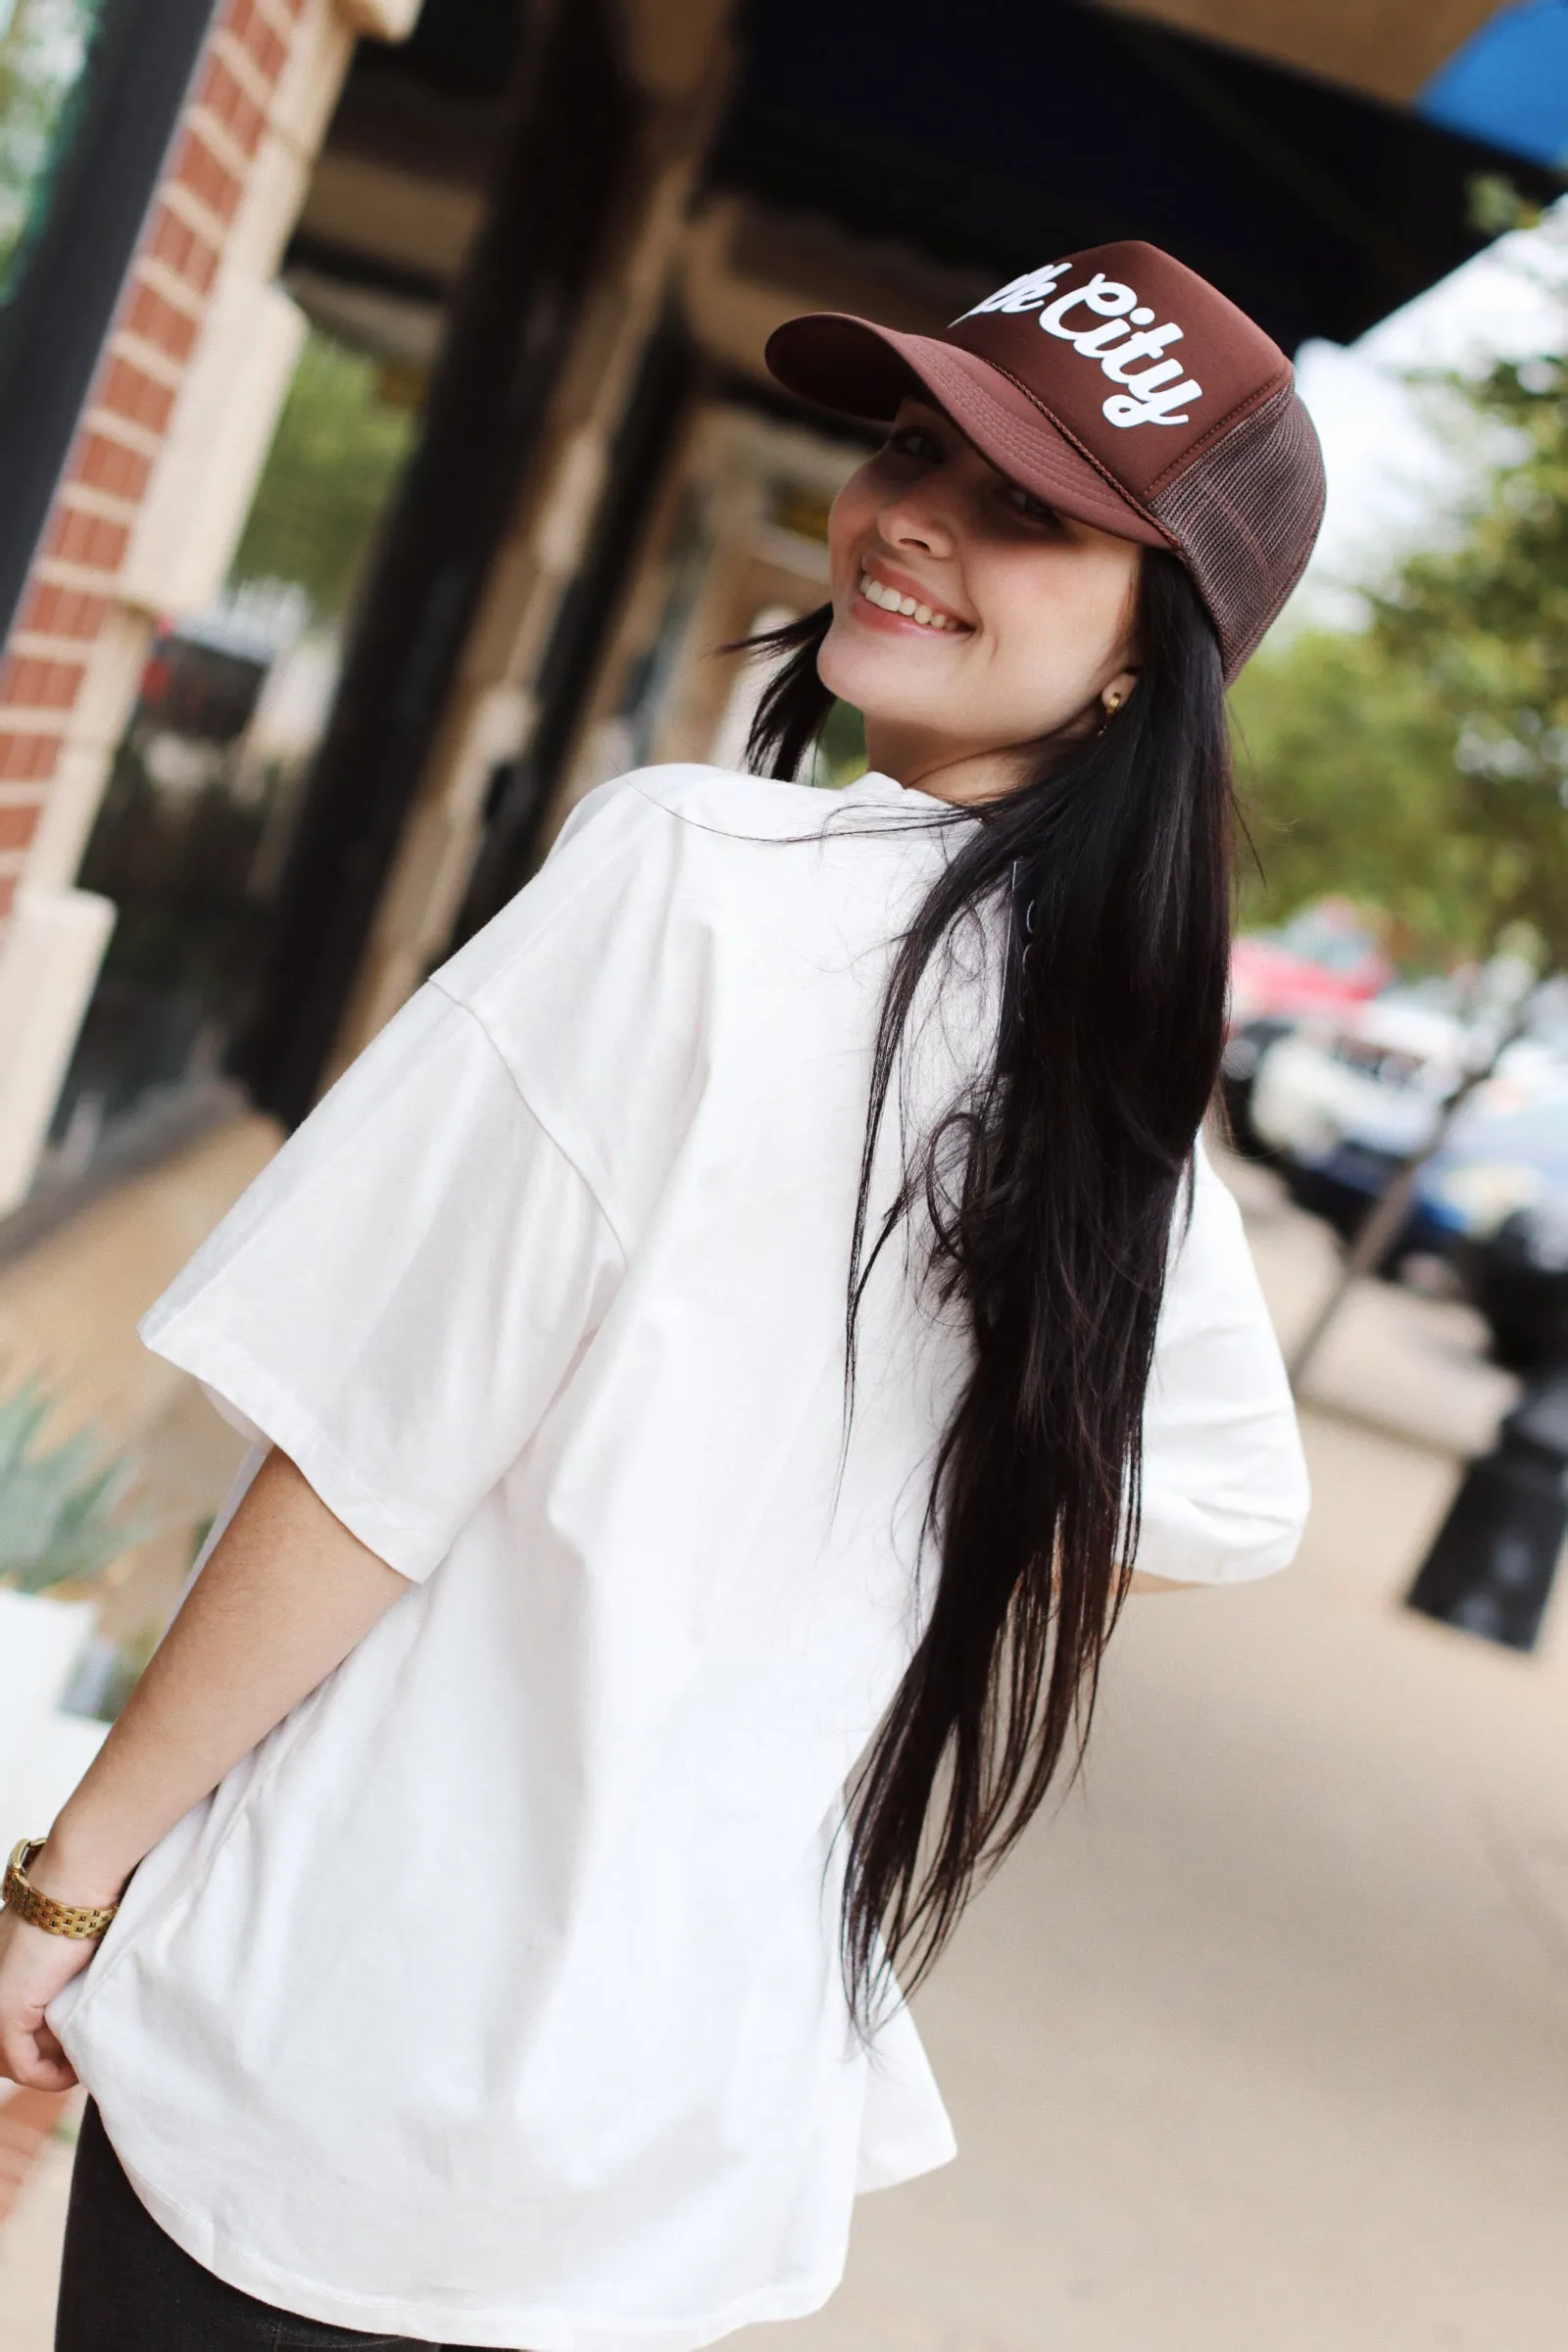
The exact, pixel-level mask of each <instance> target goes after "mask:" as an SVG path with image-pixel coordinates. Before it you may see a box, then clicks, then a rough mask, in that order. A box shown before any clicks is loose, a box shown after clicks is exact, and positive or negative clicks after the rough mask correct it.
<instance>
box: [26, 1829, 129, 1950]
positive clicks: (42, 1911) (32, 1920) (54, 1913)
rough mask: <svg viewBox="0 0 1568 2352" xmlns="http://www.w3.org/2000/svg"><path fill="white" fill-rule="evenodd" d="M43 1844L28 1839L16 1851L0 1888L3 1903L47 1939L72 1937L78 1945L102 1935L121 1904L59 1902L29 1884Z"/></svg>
mask: <svg viewBox="0 0 1568 2352" xmlns="http://www.w3.org/2000/svg"><path fill="white" fill-rule="evenodd" d="M43 1845H44V1840H43V1839H42V1838H22V1839H21V1841H20V1842H19V1843H18V1844H17V1846H16V1847H15V1848H14V1849H13V1851H12V1855H11V1859H10V1861H9V1862H8V1863H7V1864H6V1875H5V1882H4V1884H3V1886H0V1902H3V1903H4V1904H5V1907H6V1909H7V1910H8V1911H14V1912H15V1913H16V1915H17V1917H18V1919H25V1921H26V1922H27V1925H28V1926H29V1927H33V1928H42V1930H43V1932H44V1934H45V1935H46V1936H73V1937H74V1938H75V1940H76V1941H77V1942H78V1943H85V1942H88V1941H90V1940H91V1938H92V1937H93V1936H101V1935H102V1934H103V1932H104V1930H105V1928H107V1927H108V1925H109V1922H110V1921H111V1920H112V1919H113V1918H114V1916H115V1913H116V1912H117V1911H118V1910H119V1909H120V1905H119V1904H118V1903H100V1904H98V1905H97V1906H96V1907H94V1906H92V1905H89V1904H86V1903H57V1902H56V1901H55V1898H54V1896H53V1895H52V1894H40V1893H39V1891H38V1889H37V1887H32V1886H29V1885H28V1883H27V1865H28V1863H29V1862H30V1861H31V1860H32V1858H33V1856H34V1854H37V1853H41V1852H42V1850H43Z"/></svg>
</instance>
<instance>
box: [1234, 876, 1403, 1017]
mask: <svg viewBox="0 0 1568 2352" xmlns="http://www.w3.org/2000/svg"><path fill="white" fill-rule="evenodd" d="M1394 978H1395V971H1394V966H1393V964H1392V963H1391V962H1390V961H1389V958H1388V957H1387V956H1386V955H1385V954H1384V953H1383V950H1382V949H1381V947H1379V945H1378V943H1377V941H1376V939H1375V938H1374V937H1373V935H1372V933H1371V932H1370V931H1369V930H1368V928H1367V926H1366V924H1365V923H1364V922H1363V920H1362V919H1361V917H1360V916H1359V915H1358V914H1357V913H1356V911H1355V908H1354V907H1352V906H1351V905H1350V904H1349V902H1348V900H1346V899H1322V900H1320V901H1319V902H1318V904H1317V905H1316V906H1314V907H1302V908H1301V910H1300V912H1299V914H1293V915H1292V917H1291V919H1290V921H1289V922H1288V923H1283V924H1281V925H1280V927H1279V928H1278V929H1277V930H1274V931H1249V932H1244V933H1243V934H1242V936H1241V938H1240V939H1238V940H1237V941H1236V943H1235V945H1234V947H1233V948H1232V950H1231V1010H1230V1025H1231V1028H1232V1030H1233V1031H1235V1030H1239V1029H1244V1028H1246V1027H1248V1026H1249V1024H1250V1023H1251V1022H1254V1021H1260V1020H1281V1021H1287V1022H1290V1021H1299V1020H1302V1019H1305V1018H1307V1017H1308V1016H1310V1015H1313V1014H1320V1013H1325V1012H1333V1011H1335V1010H1338V1009H1340V1008H1341V1007H1343V1006H1346V1005H1360V1004H1364V1003H1365V1002H1366V1000H1367V999H1368V998H1370V997H1375V996H1377V995H1378V994H1379V992H1380V991H1381V990H1383V989H1386V988H1388V987H1390V986H1391V985H1392V983H1393V981H1394Z"/></svg>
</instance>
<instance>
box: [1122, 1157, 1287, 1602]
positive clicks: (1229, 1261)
mask: <svg viewBox="0 0 1568 2352" xmlns="http://www.w3.org/2000/svg"><path fill="white" fill-rule="evenodd" d="M1190 1205H1191V1213H1190V1215H1189V1216H1187V1217H1186V1218H1185V1219H1184V1217H1183V1216H1182V1215H1181V1213H1180V1212H1178V1216H1177V1222H1176V1229H1175V1234H1174V1237H1173V1239H1174V1250H1173V1255H1172V1261H1171V1267H1170V1272H1169V1276H1168V1278H1167V1281H1166V1285H1165V1299H1164V1305H1163V1307H1162V1309H1161V1313H1160V1318H1159V1329H1158V1332H1157V1335H1156V1337H1155V1342H1154V1362H1153V1370H1152V1375H1151V1378H1150V1383H1149V1397H1148V1403H1147V1406H1146V1410H1145V1416H1144V1480H1143V1523H1142V1530H1141V1534H1140V1539H1139V1544H1138V1551H1137V1555H1136V1559H1137V1565H1138V1567H1139V1568H1141V1569H1143V1570H1145V1571H1146V1572H1147V1573H1150V1574H1152V1575H1155V1576H1162V1577H1167V1578H1169V1579H1170V1580H1171V1581H1172V1582H1174V1583H1178V1584H1240V1583H1243V1582H1245V1581H1247V1580H1250V1578H1253V1577H1259V1576H1268V1575H1270V1574H1271V1573H1272V1572H1273V1571H1274V1570H1276V1569H1279V1568H1284V1567H1286V1566H1287V1565H1288V1564H1289V1562H1290V1561H1291V1559H1292V1557H1293V1556H1294V1554H1295V1551H1296V1547H1297V1544H1299V1541H1300V1535H1301V1529H1302V1526H1303V1524H1304V1522H1305V1518H1306V1511H1307V1504H1308V1501H1309V1499H1310V1497H1309V1495H1308V1491H1307V1483H1306V1466H1305V1463H1304V1462H1303V1460H1302V1457H1301V1441H1300V1437H1299V1433H1298V1430H1297V1426H1296V1412H1295V1407H1294V1406H1293V1404H1292V1401H1291V1390H1290V1383H1289V1381H1288V1380H1287V1378H1286V1375H1285V1366H1284V1364H1283V1363H1282V1361H1281V1359H1280V1350H1279V1346H1278V1343H1277V1342H1276V1340H1275V1337H1274V1332H1273V1327H1272V1325H1271V1323H1270V1321H1269V1316H1268V1309H1267V1307H1266V1306H1265V1304H1264V1302H1263V1295H1262V1292H1261V1291H1260V1289H1259V1288H1258V1281H1257V1275H1256V1273H1255V1271H1254V1270H1253V1266H1252V1259H1251V1253H1250V1250H1249V1249H1248V1246H1247V1238H1246V1235H1245V1234H1244V1233H1243V1230H1242V1219H1241V1212H1240V1210H1239V1209H1238V1208H1237V1205H1236V1202H1235V1201H1234V1200H1233V1199H1232V1198H1231V1195H1230V1194H1229V1192H1227V1190H1226V1188H1225V1186H1224V1185H1223V1184H1222V1183H1221V1181H1220V1179H1219V1177H1218V1176H1217V1175H1216V1173H1215V1171H1214V1169H1213V1167H1212V1165H1211V1164H1210V1161H1209V1158H1208V1155H1207V1153H1206V1152H1204V1150H1203V1148H1202V1146H1201V1144H1200V1146H1199V1148H1198V1152H1197V1156H1196V1160H1195V1163H1194V1170H1193V1188H1192V1199H1191V1204H1190Z"/></svg>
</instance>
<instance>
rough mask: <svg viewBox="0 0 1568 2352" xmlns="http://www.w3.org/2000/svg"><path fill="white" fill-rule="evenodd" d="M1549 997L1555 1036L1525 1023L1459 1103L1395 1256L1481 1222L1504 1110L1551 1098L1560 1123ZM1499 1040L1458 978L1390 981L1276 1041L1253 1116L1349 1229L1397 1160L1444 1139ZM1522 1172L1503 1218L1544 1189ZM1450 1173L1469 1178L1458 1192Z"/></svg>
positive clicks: (1306, 1189) (1445, 1245) (1316, 1205)
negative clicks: (1453, 1099) (1478, 1067)
mask: <svg viewBox="0 0 1568 2352" xmlns="http://www.w3.org/2000/svg"><path fill="white" fill-rule="evenodd" d="M1543 996H1544V1001H1543V1005H1542V1009H1541V1013H1540V1015H1539V1016H1538V1017H1537V1016H1535V1015H1534V1007H1533V1008H1532V1012H1533V1021H1532V1025H1533V1026H1534V1027H1535V1028H1536V1029H1537V1030H1538V1031H1544V1032H1545V1034H1534V1035H1532V1034H1529V1033H1528V1031H1527V1034H1525V1035H1524V1036H1522V1037H1520V1038H1518V1039H1517V1040H1516V1041H1515V1042H1514V1043H1513V1044H1512V1045H1511V1046H1509V1047H1507V1048H1506V1049H1505V1051H1504V1053H1503V1055H1502V1057H1501V1059H1500V1061H1499V1063H1498V1066H1497V1070H1496V1073H1495V1076H1494V1077H1493V1078H1492V1079H1491V1080H1490V1081H1489V1082H1488V1084H1487V1085H1486V1086H1484V1087H1483V1088H1481V1089H1480V1090H1479V1091H1478V1092H1477V1094H1475V1095H1474V1096H1473V1097H1472V1098H1471V1099H1470V1101H1469V1102H1468V1103H1466V1104H1465V1105H1464V1107H1463V1108H1462V1110H1461V1111H1460V1112H1459V1115H1458V1118H1457V1119H1456V1121H1455V1123H1454V1126H1453V1128H1452V1129H1451V1130H1450V1132H1449V1135H1448V1137H1447V1139H1446V1144H1445V1148H1444V1152H1443V1154H1442V1156H1441V1157H1440V1158H1439V1159H1436V1160H1434V1161H1433V1163H1432V1165H1431V1167H1430V1168H1429V1169H1428V1170H1427V1171H1426V1181H1425V1182H1424V1183H1423V1184H1422V1185H1421V1186H1420V1187H1419V1188H1418V1191H1417V1196H1416V1201H1415V1205H1414V1207H1413V1209H1412V1212H1411V1217H1410V1220H1409V1221H1408V1223H1407V1225H1406V1227H1405V1230H1404V1233H1403V1234H1402V1235H1401V1237H1400V1240H1399V1243H1398V1246H1397V1254H1400V1255H1402V1254H1403V1253H1405V1252H1406V1251H1408V1250H1416V1249H1419V1250H1438V1251H1446V1250H1449V1249H1450V1248H1451V1247H1452V1246H1453V1244H1454V1243H1455V1242H1456V1241H1457V1240H1458V1239H1460V1238H1462V1237H1464V1236H1466V1235H1468V1234H1470V1233H1471V1232H1472V1231H1476V1230H1479V1225H1478V1223H1477V1220H1478V1219H1479V1218H1480V1216H1481V1213H1482V1210H1481V1203H1482V1200H1483V1196H1484V1195H1485V1188H1486V1184H1487V1182H1488V1181H1490V1179H1489V1178H1487V1177H1486V1176H1485V1175H1484V1174H1483V1173H1482V1172H1481V1171H1483V1170H1484V1169H1486V1168H1490V1167H1491V1166H1492V1165H1493V1163H1494V1162H1497V1163H1498V1164H1499V1165H1500V1164H1501V1163H1500V1161H1499V1160H1498V1153H1497V1152H1496V1151H1495V1149H1494V1143H1493V1140H1492V1138H1493V1130H1494V1127H1495V1123H1496V1122H1497V1121H1499V1120H1500V1121H1504V1122H1506V1121H1508V1120H1510V1119H1512V1118H1513V1117H1514V1116H1515V1114H1517V1113H1521V1112H1531V1111H1534V1110H1536V1109H1538V1108H1539V1109H1540V1111H1541V1113H1542V1116H1543V1117H1544V1120H1545V1122H1546V1126H1545V1129H1544V1130H1543V1132H1544V1133H1546V1132H1554V1131H1555V1130H1554V1126H1553V1122H1554V1121H1555V1119H1556V1117H1557V1113H1556V1112H1555V1110H1554V1109H1553V1108H1552V1107H1551V1106H1552V1105H1553V1104H1554V1103H1556V1102H1557V1101H1558V1099H1559V1098H1561V1097H1564V1096H1565V1095H1568V1054H1565V1053H1564V1051H1563V1047H1562V1045H1561V1043H1560V1042H1559V1038H1558V1034H1557V1020H1556V1014H1557V1006H1556V1000H1555V998H1550V997H1546V996H1545V994H1544V992H1543ZM1489 1050H1490V1040H1489V1038H1488V1036H1487V1034H1486V1030H1485V1018H1484V1016H1483V1017H1481V1018H1480V1019H1479V1021H1478V1017H1476V1016H1474V1015H1473V1011H1472V1007H1471V1006H1470V1005H1468V1004H1467V1002H1466V997H1465V992H1464V991H1463V990H1461V989H1460V988H1458V987H1456V986H1455V985H1454V984H1452V983H1448V982H1444V981H1433V982H1426V983H1421V984H1419V985H1417V986H1415V987H1411V988H1402V989H1390V990H1388V991H1387V992H1386V993H1385V994H1384V995H1383V996H1381V997H1379V998H1377V999H1376V1000H1375V1001H1374V1002H1373V1003H1372V1004H1370V1005H1361V1006H1357V1007H1353V1008H1351V1009H1350V1010H1348V1012H1347V1013H1346V1014H1345V1015H1344V1016H1343V1017H1342V1018H1341V1019H1340V1020H1339V1021H1337V1022H1334V1023H1331V1024H1324V1023H1312V1024H1308V1025H1305V1026H1302V1027H1301V1028H1299V1029H1297V1030H1294V1031H1293V1032H1291V1033H1290V1034H1289V1035H1288V1036H1286V1037H1284V1038H1281V1039H1280V1040H1279V1041H1278V1042H1277V1043H1276V1044H1274V1045H1272V1046H1271V1047H1269V1048H1268V1050H1267V1051H1266V1052H1265V1053H1264V1054H1263V1055H1262V1056H1261V1057H1260V1059H1259V1062H1258V1067H1257V1073H1256V1076H1255V1078H1254V1081H1253V1085H1252V1090H1251V1097H1250V1103H1249V1105H1248V1114H1249V1117H1250V1122H1251V1125H1252V1127H1253V1128H1254V1130H1255V1131H1256V1133H1257V1135H1258V1137H1259V1138H1260V1140H1261V1143H1262V1145H1263V1147H1264V1148H1265V1149H1266V1150H1267V1151H1268V1152H1269V1153H1270V1154H1271V1155H1272V1156H1273V1157H1274V1158H1275V1159H1276V1160H1277V1161H1278V1163H1279V1165H1280V1166H1281V1167H1282V1168H1283V1169H1284V1171H1285V1174H1286V1179H1287V1182H1288V1183H1289V1185H1290V1188H1291V1191H1292V1194H1293V1195H1294V1197H1295V1198H1296V1199H1297V1200H1298V1201H1299V1202H1300V1203H1301V1205H1302V1206H1303V1207H1305V1208H1310V1209H1312V1210H1313V1211H1314V1212H1315V1213H1316V1214H1318V1215H1320V1216H1323V1217H1326V1218H1327V1219H1328V1220H1329V1222H1330V1223H1331V1224H1333V1225H1335V1226H1336V1227H1337V1228H1338V1229H1339V1230H1340V1231H1341V1232H1342V1233H1345V1234H1347V1235H1348V1234H1349V1233H1352V1232H1353V1231H1354V1230H1355V1228H1356V1227H1357V1226H1358V1225H1359V1223H1360V1221H1361V1219H1362V1217H1363V1216H1364V1215H1365V1213H1366V1210H1367V1208H1368V1207H1369V1206H1370V1204H1371V1203H1372V1201H1375V1200H1378V1199H1380V1198H1381V1196H1382V1194H1383V1193H1384V1191H1385V1190H1386V1189H1387V1187H1388V1184H1389V1181H1390V1179H1391V1177H1392V1176H1393V1175H1394V1173H1395V1171H1396V1170H1397V1168H1399V1167H1400V1166H1401V1165H1402V1164H1403V1163H1404V1161H1406V1160H1407V1159H1409V1158H1410V1157H1412V1156H1413V1155H1414V1154H1415V1153H1417V1152H1421V1151H1422V1150H1424V1149H1425V1148H1426V1146H1427V1145H1428V1144H1429V1143H1430V1142H1431V1141H1432V1139H1433V1137H1434V1136H1435V1135H1436V1133H1437V1130H1438V1125H1439V1121H1440V1119H1441V1118H1442V1116H1443V1113H1444V1108H1445V1105H1446V1103H1447V1102H1448V1100H1449V1098H1450V1096H1451V1095H1452V1094H1453V1093H1454V1091H1455V1090H1456V1088H1457V1087H1458V1086H1459V1085H1460V1083H1461V1081H1462V1079H1463V1076H1464V1073H1465V1071H1466V1069H1467V1068H1468V1067H1472V1066H1474V1062H1475V1060H1476V1058H1477V1056H1478V1055H1480V1054H1484V1053H1485V1052H1486V1051H1489ZM1509 1164H1512V1163H1511V1162H1510V1163H1509ZM1496 1181H1497V1183H1499V1184H1503V1180H1502V1179H1501V1178H1500V1177H1499V1178H1498V1179H1497V1180H1496ZM1518 1181H1519V1182H1520V1183H1523V1184H1525V1185H1526V1188H1527V1189H1526V1190H1525V1191H1524V1192H1522V1193H1519V1194H1517V1195H1516V1196H1513V1197H1509V1196H1508V1195H1507V1193H1506V1186H1505V1184H1503V1189H1502V1191H1500V1192H1499V1193H1498V1195H1497V1201H1496V1205H1495V1213H1494V1214H1493V1215H1492V1218H1491V1224H1492V1225H1493V1226H1495V1225H1496V1224H1497V1223H1498V1222H1500V1220H1501V1218H1502V1217H1503V1216H1504V1215H1505V1214H1507V1213H1508V1212H1509V1211H1510V1210H1511V1209H1513V1208H1516V1207H1522V1206H1528V1205H1530V1203H1531V1201H1533V1199H1534V1197H1535V1196H1534V1192H1533V1191H1532V1190H1531V1189H1529V1188H1530V1187H1531V1186H1532V1185H1533V1184H1534V1183H1535V1179H1534V1178H1526V1177H1522V1176H1521V1177H1520V1178H1519V1179H1518ZM1446 1184H1451V1185H1452V1186H1454V1187H1457V1190H1454V1191H1452V1193H1451V1195H1450V1193H1448V1192H1446V1191H1445V1190H1444V1189H1443V1187H1444V1186H1445V1185H1446ZM1466 1186H1468V1187H1469V1188H1470V1194H1469V1195H1468V1196H1467V1195H1466V1192H1465V1188H1466ZM1462 1198H1473V1201H1474V1203H1475V1206H1474V1210H1473V1212H1472V1211H1471V1210H1468V1209H1461V1207H1460V1206H1459V1202H1460V1201H1461V1199H1462ZM1489 1230H1490V1228H1489Z"/></svg>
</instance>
